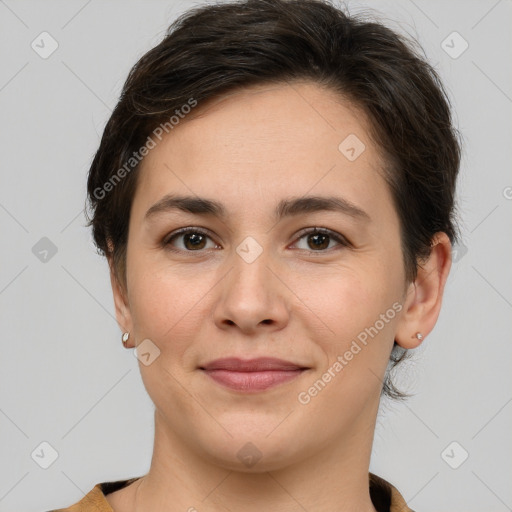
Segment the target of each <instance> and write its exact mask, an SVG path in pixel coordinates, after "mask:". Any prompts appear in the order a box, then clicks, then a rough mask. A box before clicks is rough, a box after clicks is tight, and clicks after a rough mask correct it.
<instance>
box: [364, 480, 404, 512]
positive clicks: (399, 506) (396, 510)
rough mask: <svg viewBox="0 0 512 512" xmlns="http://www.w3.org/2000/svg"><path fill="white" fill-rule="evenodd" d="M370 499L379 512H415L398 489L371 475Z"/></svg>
mask: <svg viewBox="0 0 512 512" xmlns="http://www.w3.org/2000/svg"><path fill="white" fill-rule="evenodd" d="M369 480H370V497H371V500H372V503H373V505H374V507H375V508H376V509H377V510H378V511H379V512H414V510H412V509H411V508H409V507H408V506H407V503H406V502H405V500H404V498H403V496H402V495H401V494H400V492H399V491H398V489H397V488H396V487H394V486H393V485H392V484H390V483H389V482H388V481H386V480H384V478H381V477H380V476H377V475H375V474H373V473H369Z"/></svg>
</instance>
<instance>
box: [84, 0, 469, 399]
mask: <svg viewBox="0 0 512 512" xmlns="http://www.w3.org/2000/svg"><path fill="white" fill-rule="evenodd" d="M303 79H306V80H312V81H314V82H316V83H318V84H321V85H325V86H327V87H329V88H330V89H332V90H333V91H336V92H338V93H340V95H342V96H343V97H345V98H348V99H349V100H350V101H352V102H353V103H354V104H355V105H356V106H358V107H360V108H361V109H363V111H364V112H366V114H367V115H368V118H369V119H370V122H371V125H372V134H371V135H372V137H373V138H374V139H375V142H376V143H377V144H378V146H379V147H380V149H381V150H382V152H383V154H384V155H385V156H386V161H387V163H388V168H387V169H385V170H384V171H385V175H386V179H387V182H388V184H389V187H390V190H391V192H392V195H393V200H394V204H395V207H396V211H397V213H398V216H399V219H400V226H401V239H402V252H403V256H404V266H405V272H406V276H407V280H408V281H413V280H414V279H415V277H416V272H417V266H418V264H419V263H420V262H421V261H422V259H424V258H426V257H427V256H428V255H429V254H430V248H431V242H432V238H433V235H434V234H435V233H436V232H439V231H443V232H445V233H446V234H447V235H448V237H449V238H450V240H451V241H452V242H454V241H455V240H456V238H457V232H456V225H455V222H454V219H453V216H454V194H455V183H456V178H457V173H458V169H459V162H460V145H459V142H458V135H457V132H456V130H455V129H454V127H453V126H452V120H451V113H450V103H449V100H448V97H447V94H446V92H445V90H444V88H443V85H442V83H441V81H440V79H439V77H438V75H437V73H436V71H435V70H434V69H433V68H432V66H430V65H429V64H428V63H427V62H426V60H425V59H424V58H423V57H422V56H421V55H420V53H419V52H418V51H417V50H416V49H415V47H414V43H413V42H412V41H409V40H407V39H405V38H404V37H403V36H401V35H399V34H397V33H396V32H394V31H392V30H391V29H389V28H387V27H386V26H384V25H383V24H381V23H378V22H375V21H368V20H365V19H364V18H362V17H357V16H350V15H348V14H346V13H345V12H343V10H341V9H339V8H336V7H335V6H333V5H331V4H329V3H328V2H327V1H322V0H242V1H238V2H226V3H218V4H214V5H206V6H203V7H197V8H194V9H192V10H190V11H188V12H186V13H185V14H184V15H182V16H181V17H179V18H178V19H177V20H176V21H175V22H174V23H173V24H172V25H171V26H170V27H169V30H168V32H167V34H166V35H165V37H164V39H163V40H162V41H161V42H160V43H159V44H158V45H157V46H156V47H154V48H153V49H151V50H150V51H148V52H147V53H146V54H145V55H144V56H143V57H142V58H140V60H139V61H138V62H137V63H136V64H135V66H134V67H133V68H132V69H131V71H130V73H129V76H128V78H127V80H126V83H125V84H124V87H123V90H122V94H121V98H120V100H119V102H118V103H117V105H116V107H115V109H114V112H113V113H112V115H111V117H110V119H109V120H108V122H107V124H106V127H105V130H104V132H103V136H102V139H101V143H100V146H99V149H98V150H97V152H96V154H95V156H94V159H93V162H92V164H91V167H90V171H89V176H88V182H87V187H88V199H89V207H90V210H91V213H92V216H91V217H88V218H89V225H92V228H93V236H94V241H95V243H96V245H97V247H98V250H99V252H100V253H101V254H104V255H107V256H108V257H109V259H110V258H111V259H112V261H113V263H114V268H115V270H116V275H117V276H118V277H119V280H120V282H121V283H122V284H123V285H124V286H125V285H126V268H125V266H126V245H127V236H128V225H129V219H130V210H131V204H132V199H133V196H134V192H135V188H136V183H137V172H136V171H137V169H138V167H139V166H138V165H133V170H130V169H128V170H127V171H126V172H124V173H122V179H118V180H116V181H113V179H114V178H115V175H116V173H117V177H118V178H119V171H120V170H121V169H122V168H123V167H124V169H125V170H126V162H128V161H129V160H130V158H132V155H133V154H134V152H136V151H137V150H138V149H139V148H141V146H143V145H144V143H145V142H146V140H147V138H148V136H149V135H150V134H151V133H152V132H153V130H154V129H155V127H157V126H158V125H161V124H162V123H165V122H168V120H169V118H170V117H171V116H173V115H174V114H175V112H176V111H177V110H179V109H180V108H181V107H182V106H183V105H185V104H189V103H190V100H191V99H193V100H194V101H196V102H198V103H199V104H200V103H201V102H202V101H206V100H208V99H212V98H215V97H216V96H219V95H221V94H224V93H226V92H230V91H232V90H235V89H237V88H241V87H247V86H251V85H256V84H265V83H283V82H289V81H293V80H303ZM108 183H110V185H111V186H109V187H106V184H108ZM98 191H100V192H98ZM107 192H108V193H107ZM406 352H407V351H405V350H403V349H401V348H400V347H399V346H398V345H397V344H396V343H395V345H394V348H393V352H392V354H391V359H390V367H389V368H388V372H387V374H386V380H385V382H384V386H383V393H384V394H386V395H388V396H390V397H394V398H403V397H405V396H407V395H406V394H404V393H401V392H400V391H399V390H398V389H396V387H395V386H394V385H393V383H392V382H391V379H390V376H389V371H390V370H391V369H392V368H393V367H394V366H395V365H396V364H397V363H398V362H400V361H402V360H403V359H404V357H405V355H406Z"/></svg>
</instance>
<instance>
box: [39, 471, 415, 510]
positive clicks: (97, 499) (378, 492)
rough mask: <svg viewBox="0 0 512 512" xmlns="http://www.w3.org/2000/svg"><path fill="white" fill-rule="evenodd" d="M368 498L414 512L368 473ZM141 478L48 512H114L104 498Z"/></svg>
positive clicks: (106, 485) (103, 486)
mask: <svg viewBox="0 0 512 512" xmlns="http://www.w3.org/2000/svg"><path fill="white" fill-rule="evenodd" d="M368 475H369V482H370V498H371V500H372V503H373V506H374V507H375V508H376V509H377V510H378V512H414V511H413V510H411V509H410V508H409V507H408V506H407V504H406V503H405V500H404V499H403V498H402V495H401V494H400V493H399V492H398V490H397V489H396V488H395V487H393V486H392V485H391V484H390V483H389V482H387V481H386V480H384V479H383V478H380V477H379V476H377V475H374V474H373V473H369V474H368ZM139 478H141V477H136V478H130V479H129V480H117V481H113V482H102V483H99V484H96V485H95V486H94V488H93V489H91V490H90V491H89V492H88V493H87V494H86V495H85V496H84V497H83V498H82V499H81V500H80V501H79V502H77V503H75V504H74V505H72V506H70V507H68V508H59V509H58V510H50V511H48V512H114V511H113V510H112V507H111V506H110V505H109V503H108V501H107V500H106V498H105V496H106V495H107V494H110V493H113V492H115V491H118V490H119V489H122V488H123V487H126V486H128V485H130V484H131V483H133V482H135V480H138V479H139Z"/></svg>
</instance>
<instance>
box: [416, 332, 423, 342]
mask: <svg viewBox="0 0 512 512" xmlns="http://www.w3.org/2000/svg"><path fill="white" fill-rule="evenodd" d="M415 336H416V338H418V339H419V340H420V341H421V340H422V339H423V334H421V332H417V333H416V334H415Z"/></svg>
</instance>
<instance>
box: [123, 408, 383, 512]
mask: <svg viewBox="0 0 512 512" xmlns="http://www.w3.org/2000/svg"><path fill="white" fill-rule="evenodd" d="M374 412H375V414H374V415H373V418H374V421H373V423H372V422H368V416H367V415H366V414H364V415H361V416H362V417H364V419H365V421H361V422H360V424H356V425H354V426H353V427H354V428H353V429H352V430H351V433H350V434H349V435H346V436H344V441H343V442H338V443H336V444H335V445H334V446H333V445H332V444H329V445H326V446H324V447H320V448H319V449H318V450H316V452H315V453H314V454H312V455H310V456H309V457H307V458H303V459H300V460H298V461H292V463H290V464H289V465H288V466H286V467H280V468H276V469H272V470H269V471H261V470H260V471H259V472H255V471H253V470H249V471H235V470H231V469H228V468H225V467H222V465H221V463H220V462H218V461H217V463H214V462H213V461H211V460H208V459H207V458H205V457H204V454H199V453H197V452H195V451H194V449H193V447H190V446H187V444H186V443H184V442H183V439H181V438H179V437H178V436H177V435H176V434H175V433H173V432H172V431H171V430H170V429H169V428H168V426H167V425H166V423H165V419H164V418H163V417H162V416H161V414H159V412H158V411H155V445H154V450H153V458H152V461H151V468H150V470H149V472H148V474H147V475H146V476H144V477H143V478H141V480H140V483H139V485H138V486H137V488H136V497H135V500H134V508H133V512H140V511H142V510H152V511H153V512H164V511H165V512H175V511H187V512H230V511H233V510H242V511H243V512H260V511H261V510H265V509H267V508H268V506H269V504H270V503H271V504H272V508H273V509H274V510H279V511H281V512H296V511H297V510H314V511H315V512H332V511H333V510H336V511H337V512H348V511H350V512H356V511H357V512H376V511H375V507H374V506H373V504H372V502H371V499H370V494H369V482H368V468H369V464H370V456H371V447H372V442H373V434H374V428H375V418H376V411H374ZM255 467H257V466H255ZM169 504H172V508H170V507H169Z"/></svg>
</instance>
